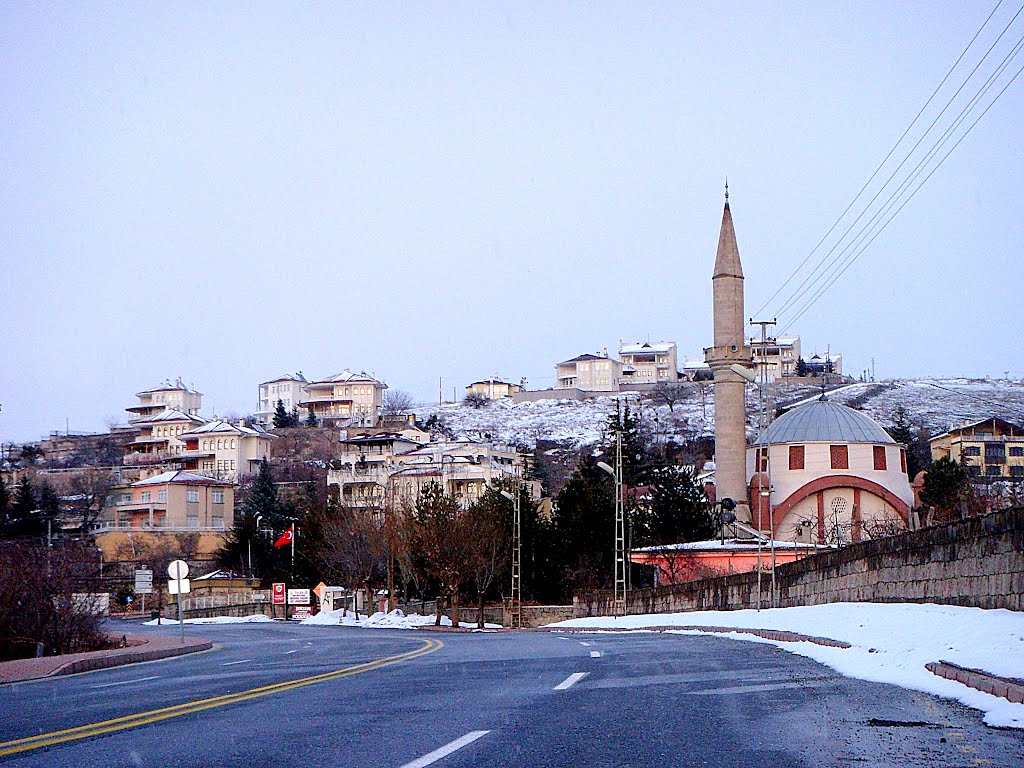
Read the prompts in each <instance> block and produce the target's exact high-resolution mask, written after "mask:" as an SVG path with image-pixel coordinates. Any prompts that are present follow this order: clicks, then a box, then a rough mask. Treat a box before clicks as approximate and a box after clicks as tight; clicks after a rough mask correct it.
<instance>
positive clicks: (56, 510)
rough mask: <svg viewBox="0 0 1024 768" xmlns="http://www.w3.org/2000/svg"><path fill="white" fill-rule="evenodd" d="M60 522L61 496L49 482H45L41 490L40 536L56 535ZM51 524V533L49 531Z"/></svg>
mask: <svg viewBox="0 0 1024 768" xmlns="http://www.w3.org/2000/svg"><path fill="white" fill-rule="evenodd" d="M59 522H60V496H58V495H57V492H56V491H55V490H54V489H53V486H52V485H50V484H49V483H48V482H46V481H43V484H42V486H41V487H40V488H39V520H38V525H39V531H38V532H39V534H41V535H46V534H47V532H49V533H51V534H55V533H56V532H57V530H58V523H59ZM47 524H49V526H50V527H49V531H48V529H47Z"/></svg>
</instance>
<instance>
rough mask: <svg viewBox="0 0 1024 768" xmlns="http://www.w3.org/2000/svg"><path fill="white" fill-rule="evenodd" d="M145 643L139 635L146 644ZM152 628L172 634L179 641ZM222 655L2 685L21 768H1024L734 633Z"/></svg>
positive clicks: (964, 718)
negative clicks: (737, 638)
mask: <svg viewBox="0 0 1024 768" xmlns="http://www.w3.org/2000/svg"><path fill="white" fill-rule="evenodd" d="M133 630H134V631H138V629H137V628H133ZM146 631H153V632H167V631H168V630H167V629H166V628H152V629H149V628H147V630H146ZM188 632H189V634H192V635H201V636H206V637H209V638H210V639H212V640H213V641H214V642H215V644H216V645H215V647H214V650H212V651H208V652H206V653H202V654H196V655H192V656H188V657H181V658H177V659H168V660H164V661H159V662H152V663H147V664H139V665H133V666H127V667H120V668H116V669H111V670H104V671H100V672H93V673H88V674H82V675H76V676H71V677H65V678H57V679H53V680H44V681H36V682H31V683H21V684H14V685H7V686H0V702H2V704H3V718H2V721H0V742H2V743H0V763H4V765H5V766H6V765H10V766H76V767H78V766H81V767H82V768H88V767H90V766H97V767H98V766H103V767H104V768H109V767H111V766H159V767H160V768H167V767H169V766H175V767H177V766H219V767H222V768H229V767H237V768H260V767H261V766H293V765H294V766H304V767H308V766H320V765H331V766H367V767H368V768H378V767H379V768H425V766H427V765H435V766H438V768H455V767H457V766H462V767H465V766H523V767H524V768H542V767H544V766H588V767H589V766H615V767H616V768H625V767H627V766H629V767H630V768H634V767H638V766H658V767H659V768H665V766H683V765H685V766H715V767H716V768H726V767H728V766H737V768H738V767H740V766H742V767H743V768H756V767H757V766H777V767H778V768H785V767H786V766H806V767H807V768H817V767H818V766H822V767H824V766H828V767H829V768H836V767H837V766H865V767H874V766H878V767H879V768H882V767H883V766H884V767H885V768H893V767H894V766H898V767H900V766H921V767H922V768H924V767H925V766H927V768H942V767H944V766H956V767H957V768H961V767H963V768H968V767H969V766H984V765H992V766H996V767H997V768H1003V767H1004V766H1017V765H1021V764H1022V763H1024V758H1022V756H1024V734H1021V732H1018V731H999V730H994V729H990V728H987V727H985V726H984V725H983V724H982V722H981V716H980V714H979V713H977V712H975V711H973V710H969V709H966V708H964V707H961V706H959V705H957V704H954V703H952V702H948V701H943V700H940V699H936V698H933V697H930V696H926V695H924V694H919V693H915V692H910V691H905V690H902V689H900V688H896V687H893V686H888V685H882V684H876V683H867V682H863V681H859V680H850V679H846V678H843V677H840V676H838V675H836V674H835V673H834V672H832V671H831V670H829V669H827V668H825V667H823V666H821V665H819V664H817V663H815V662H813V661H810V660H808V659H805V658H802V657H798V656H793V655H791V654H788V653H786V652H784V651H782V650H780V649H778V648H775V647H774V646H771V645H767V644H761V643H746V642H739V641H735V640H729V639H723V638H715V637H695V636H687V635H667V634H665V635H663V634H646V633H645V634H558V633H542V632H523V633H479V634H477V633H473V634H452V633H446V634H440V633H432V632H413V631H400V630H392V631H373V630H361V629H351V628H349V629H345V628H337V627H303V626H297V625H285V624H280V623H278V624H248V625H226V626H225V625H222V626H193V627H189V629H188Z"/></svg>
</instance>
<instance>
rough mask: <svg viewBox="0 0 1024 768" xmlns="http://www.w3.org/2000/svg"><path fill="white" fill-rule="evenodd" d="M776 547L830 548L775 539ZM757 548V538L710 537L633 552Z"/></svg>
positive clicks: (766, 546) (764, 546)
mask: <svg viewBox="0 0 1024 768" xmlns="http://www.w3.org/2000/svg"><path fill="white" fill-rule="evenodd" d="M771 546H772V543H771V541H770V540H767V541H764V542H762V544H761V549H762V550H767V549H770V548H771ZM775 548H776V549H829V547H828V546H826V545H823V544H808V543H806V542H802V541H779V540H776V541H775ZM751 550H754V551H756V550H757V540H756V539H733V538H726V540H725V542H724V543H723V542H722V540H721V539H709V540H707V541H687V542H684V543H682V544H658V545H656V546H653V547H638V548H635V549H633V550H631V551H633V552H683V551H690V552H749V551H751Z"/></svg>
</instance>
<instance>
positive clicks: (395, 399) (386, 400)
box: [380, 389, 413, 416]
mask: <svg viewBox="0 0 1024 768" xmlns="http://www.w3.org/2000/svg"><path fill="white" fill-rule="evenodd" d="M412 407H413V399H412V395H410V394H409V393H408V392H406V391H404V390H401V389H389V390H387V391H386V392H385V393H384V397H383V398H382V400H381V407H380V413H381V415H382V416H404V415H406V414H407V413H409V412H410V411H411V410H412Z"/></svg>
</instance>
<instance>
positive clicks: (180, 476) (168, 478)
mask: <svg viewBox="0 0 1024 768" xmlns="http://www.w3.org/2000/svg"><path fill="white" fill-rule="evenodd" d="M174 484H179V485H232V483H229V482H228V481H227V480H217V479H215V478H212V477H207V476H206V475H197V474H195V473H193V472H185V471H184V470H177V471H174V470H171V471H170V472H161V473H160V474H159V475H154V476H153V477H149V478H146V479H145V480H139V481H138V482H135V483H132V487H133V488H136V487H138V486H142V485H174Z"/></svg>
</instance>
